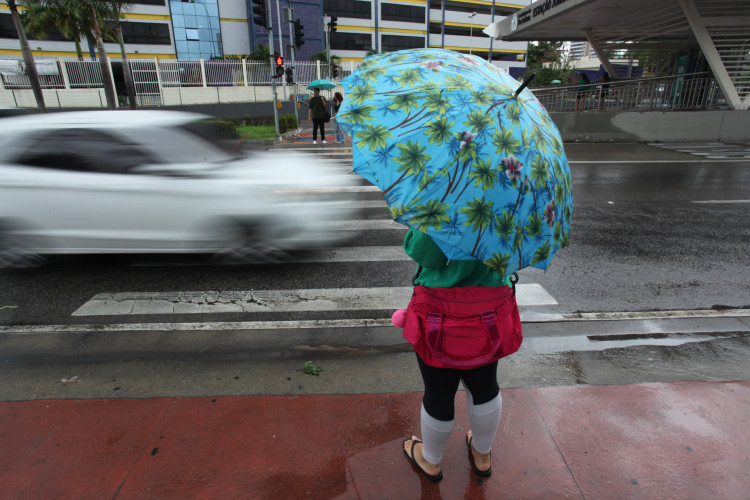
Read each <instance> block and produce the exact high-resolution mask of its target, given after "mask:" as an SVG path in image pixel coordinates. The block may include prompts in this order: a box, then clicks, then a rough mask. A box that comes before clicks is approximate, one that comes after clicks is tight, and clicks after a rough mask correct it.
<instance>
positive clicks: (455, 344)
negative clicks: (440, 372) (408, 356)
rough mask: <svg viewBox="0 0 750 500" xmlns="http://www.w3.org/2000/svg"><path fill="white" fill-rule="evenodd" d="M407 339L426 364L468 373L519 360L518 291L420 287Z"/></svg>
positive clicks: (413, 301)
mask: <svg viewBox="0 0 750 500" xmlns="http://www.w3.org/2000/svg"><path fill="white" fill-rule="evenodd" d="M404 338H405V339H406V340H407V341H408V342H409V343H410V344H411V345H412V347H414V350H415V351H416V352H417V354H418V355H419V357H420V358H422V360H423V361H424V362H425V363H426V364H428V365H430V366H434V367H438V368H456V369H459V370H468V369H471V368H476V367H478V366H482V365H485V364H487V363H492V362H493V361H496V360H498V359H500V358H503V357H505V356H508V355H510V354H513V353H514V352H516V351H517V350H518V349H519V348H520V347H521V342H522V341H523V334H522V331H521V316H520V314H519V312H518V305H517V304H516V293H515V282H513V286H512V287H509V286H503V287H483V286H468V287H451V288H427V287H424V286H419V285H417V286H415V287H414V294H413V295H412V298H411V301H410V302H409V307H408V308H407V310H406V324H405V325H404Z"/></svg>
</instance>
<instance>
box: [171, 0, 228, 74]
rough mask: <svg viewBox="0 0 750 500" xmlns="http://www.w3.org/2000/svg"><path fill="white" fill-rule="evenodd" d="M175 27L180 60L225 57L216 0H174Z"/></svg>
mask: <svg viewBox="0 0 750 500" xmlns="http://www.w3.org/2000/svg"><path fill="white" fill-rule="evenodd" d="M169 8H170V11H171V13H172V28H173V29H174V42H175V49H176V51H177V57H178V59H211V58H214V57H221V56H222V54H223V53H224V49H223V47H222V43H221V21H220V20H219V6H218V4H217V2H216V0H203V1H198V0H196V1H191V2H186V1H183V0H171V1H170V2H169Z"/></svg>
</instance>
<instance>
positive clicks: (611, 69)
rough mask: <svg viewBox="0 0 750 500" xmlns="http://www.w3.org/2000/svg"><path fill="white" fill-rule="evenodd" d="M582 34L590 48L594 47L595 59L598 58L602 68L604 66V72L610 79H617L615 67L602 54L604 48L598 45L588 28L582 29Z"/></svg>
mask: <svg viewBox="0 0 750 500" xmlns="http://www.w3.org/2000/svg"><path fill="white" fill-rule="evenodd" d="M583 32H584V33H585V34H586V39H587V40H588V41H589V43H590V44H591V46H592V47H594V50H595V51H596V57H598V58H599V61H600V62H601V63H602V66H604V69H605V71H606V72H607V73H609V76H610V77H611V78H613V79H614V78H617V73H616V72H615V67H614V66H612V63H611V62H610V60H609V57H607V55H606V54H605V53H604V46H603V45H602V44H600V43H599V40H597V39H596V38H594V35H593V33H591V30H590V29H589V28H586V29H584V30H583Z"/></svg>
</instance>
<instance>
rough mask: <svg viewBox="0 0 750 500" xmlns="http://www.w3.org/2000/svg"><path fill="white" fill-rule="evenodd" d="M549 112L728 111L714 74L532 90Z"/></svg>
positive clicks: (558, 86)
mask: <svg viewBox="0 0 750 500" xmlns="http://www.w3.org/2000/svg"><path fill="white" fill-rule="evenodd" d="M531 90H532V92H533V93H534V95H535V96H536V97H537V98H538V99H539V101H541V103H542V104H543V105H544V107H545V108H547V111H551V112H556V111H591V110H599V111H607V110H609V111H681V110H711V109H728V108H729V105H728V104H727V102H726V100H725V99H724V96H723V94H722V93H721V90H720V89H719V85H718V83H717V82H716V80H715V79H714V77H713V76H712V75H711V74H710V73H691V74H685V75H676V76H668V77H661V78H643V79H637V80H618V81H611V82H608V83H592V84H589V85H578V84H573V85H554V86H548V87H538V88H534V89H531Z"/></svg>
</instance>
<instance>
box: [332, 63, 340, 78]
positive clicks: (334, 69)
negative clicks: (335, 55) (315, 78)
mask: <svg viewBox="0 0 750 500" xmlns="http://www.w3.org/2000/svg"><path fill="white" fill-rule="evenodd" d="M331 76H333V78H338V77H339V67H338V66H336V65H335V64H331Z"/></svg>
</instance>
